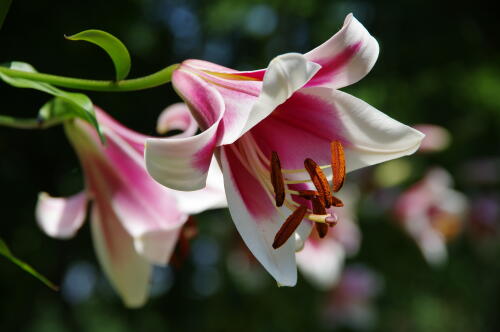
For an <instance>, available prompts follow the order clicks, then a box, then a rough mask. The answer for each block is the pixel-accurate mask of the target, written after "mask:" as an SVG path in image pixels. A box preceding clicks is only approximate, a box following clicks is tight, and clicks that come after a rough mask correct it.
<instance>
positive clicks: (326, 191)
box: [304, 158, 332, 208]
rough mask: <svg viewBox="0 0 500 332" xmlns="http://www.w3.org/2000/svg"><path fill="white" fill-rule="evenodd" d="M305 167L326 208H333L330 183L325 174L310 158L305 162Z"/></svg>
mask: <svg viewBox="0 0 500 332" xmlns="http://www.w3.org/2000/svg"><path fill="white" fill-rule="evenodd" d="M304 166H305V168H306V170H307V172H308V173H309V176H310V177H311V180H312V182H313V183H314V186H315V187H316V189H317V190H318V192H319V195H320V196H321V197H322V198H323V202H324V203H325V207H327V208H329V207H330V206H332V194H331V192H330V184H329V183H328V180H327V179H326V176H325V174H323V171H322V170H321V168H320V167H319V166H318V164H316V162H315V161H314V160H312V159H310V158H307V159H306V160H304Z"/></svg>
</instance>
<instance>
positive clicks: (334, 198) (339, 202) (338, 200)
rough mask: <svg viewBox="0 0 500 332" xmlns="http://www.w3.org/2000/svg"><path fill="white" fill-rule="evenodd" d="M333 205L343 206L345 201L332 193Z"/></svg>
mask: <svg viewBox="0 0 500 332" xmlns="http://www.w3.org/2000/svg"><path fill="white" fill-rule="evenodd" d="M332 205H333V206H335V207H343V206H344V202H342V201H341V200H340V199H338V198H337V197H335V196H333V195H332Z"/></svg>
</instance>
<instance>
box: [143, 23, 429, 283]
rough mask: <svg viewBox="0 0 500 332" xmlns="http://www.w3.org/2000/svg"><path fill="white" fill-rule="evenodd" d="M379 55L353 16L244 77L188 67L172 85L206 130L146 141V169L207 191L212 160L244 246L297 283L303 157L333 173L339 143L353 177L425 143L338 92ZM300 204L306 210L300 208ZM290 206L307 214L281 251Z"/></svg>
mask: <svg viewBox="0 0 500 332" xmlns="http://www.w3.org/2000/svg"><path fill="white" fill-rule="evenodd" d="M378 51H379V47H378V43H377V41H376V40H375V39H374V38H373V37H372V36H371V35H370V34H369V33H368V31H366V29H365V28H364V27H363V26H362V25H361V23H359V22H358V21H357V20H356V19H355V18H354V17H353V16H352V15H348V16H347V18H346V20H345V22H344V26H343V27H342V29H341V30H340V31H339V32H338V33H337V34H335V35H334V36H333V37H332V38H330V39H329V40H328V41H327V42H325V43H324V44H322V45H320V46H319V47H317V48H315V49H314V50H312V51H310V52H309V53H307V54H304V55H303V54H297V53H290V54H284V55H281V56H278V57H276V58H275V59H273V60H272V61H271V62H270V64H269V66H268V67H267V69H263V70H257V71H251V72H241V71H236V70H233V69H229V68H225V67H222V66H219V65H216V64H213V63H209V62H206V61H201V60H187V61H184V62H183V63H182V64H181V65H180V66H179V67H178V69H176V70H175V72H174V73H173V77H172V83H173V86H174V88H175V89H176V91H177V92H178V94H179V95H180V96H181V97H182V99H183V100H184V101H185V102H186V104H187V105H188V107H189V109H190V111H191V112H192V114H193V115H194V117H195V119H196V120H197V122H198V124H199V125H200V128H201V129H202V130H203V131H202V132H201V133H200V134H198V135H195V136H192V137H187V138H177V139H148V140H147V142H146V165H147V169H148V172H149V173H150V174H151V176H152V177H153V178H154V179H155V180H157V181H158V182H159V183H161V184H163V185H165V186H167V187H170V188H173V189H177V190H197V189H200V188H203V187H204V186H205V182H206V177H207V172H208V170H209V168H210V163H211V159H212V156H213V155H214V154H215V155H216V157H217V158H218V160H219V163H220V165H221V167H222V171H223V174H224V185H225V189H226V194H227V197H228V204H229V209H230V213H231V215H232V218H233V220H234V223H235V225H236V227H237V229H238V231H239V233H240V234H241V236H242V237H243V240H244V241H245V243H246V244H247V246H248V247H249V248H250V250H251V251H252V253H253V254H254V255H255V256H256V258H257V259H258V260H259V261H260V262H261V264H262V265H264V267H265V268H266V269H267V270H268V272H269V273H270V274H271V275H272V276H273V277H274V278H275V279H276V280H277V281H278V283H279V284H281V285H287V286H292V285H294V284H295V283H296V279H297V271H296V263H295V249H296V244H295V241H294V239H295V238H298V239H301V241H304V240H305V239H306V238H307V237H308V235H309V233H310V231H311V227H312V224H313V222H312V221H311V220H310V218H309V217H310V215H311V204H310V202H309V201H308V200H306V199H304V198H303V197H301V196H300V194H299V191H301V190H311V189H313V188H314V187H313V185H312V183H311V180H310V179H309V173H308V172H307V171H306V170H305V169H304V164H303V163H304V160H305V159H306V158H311V159H312V160H315V161H316V162H317V163H318V164H319V165H320V166H318V167H319V168H320V169H323V171H324V172H325V173H326V174H327V176H330V175H331V174H332V171H331V168H330V166H329V164H330V159H331V154H330V144H331V142H337V145H339V144H340V145H341V146H343V148H344V149H345V160H346V167H347V171H352V170H355V169H358V168H361V167H365V166H368V165H372V164H376V163H380V162H383V161H386V160H389V159H394V158H398V157H402V156H405V155H409V154H411V153H413V152H414V151H415V150H416V149H417V148H418V146H419V144H420V141H421V140H422V137H423V135H422V134H421V133H420V132H418V131H416V130H414V129H412V128H410V127H408V126H406V125H403V124H401V123H399V122H397V121H396V120H394V119H391V118H390V117H388V116H387V115H385V114H383V113H381V112H380V111H378V110H376V109H375V108H373V107H372V106H370V105H368V104H367V103H365V102H363V101H362V100H360V99H357V98H355V97H353V96H351V95H349V94H347V93H344V92H341V91H339V90H338V89H339V88H342V87H345V86H348V85H350V84H353V83H355V82H357V81H359V80H360V79H361V78H363V77H364V76H365V75H366V74H367V73H368V72H369V71H370V70H371V68H372V67H373V65H374V64H375V61H376V59H377V56H378ZM273 152H274V154H275V155H277V156H279V158H281V166H282V167H283V169H282V174H283V181H284V185H285V186H284V187H283V188H282V189H283V190H284V192H283V193H281V194H284V195H285V196H284V201H282V202H280V203H281V206H277V205H280V204H276V202H275V198H274V197H273V196H274V195H275V193H274V188H273V183H272V182H273V181H271V179H270V178H271V176H270V173H271V166H272V165H271V163H272V159H273V158H272V155H273ZM273 160H275V161H274V163H273V164H274V166H276V165H278V164H279V163H278V162H277V161H276V160H278V159H277V157H276V158H274V159H273ZM308 160H309V159H308ZM308 163H309V165H310V166H311V165H313V164H311V162H310V161H308ZM311 167H312V166H311ZM275 168H276V167H275ZM280 169H281V168H280ZM334 173H335V172H334ZM298 206H305V207H306V209H304V208H300V210H298V211H296V209H297V207H298ZM294 210H295V211H296V213H295V214H294V215H293V218H292V219H299V220H298V221H299V222H300V219H302V218H300V217H301V216H302V215H303V216H304V221H303V222H302V223H300V225H299V226H298V228H297V231H296V232H295V235H293V236H290V238H292V240H288V241H285V242H284V243H280V247H279V248H277V249H275V247H277V245H276V242H275V237H276V236H277V232H278V230H280V229H281V227H282V225H283V222H284V220H285V219H286V218H287V216H289V215H290V213H291V212H292V211H294ZM326 218H327V217H325V218H323V219H322V220H320V221H322V222H325V221H326ZM294 221H296V220H294ZM281 235H283V234H281ZM286 235H287V236H288V235H289V234H286ZM283 239H285V240H286V236H284V237H283V238H282V240H283ZM273 244H275V246H273Z"/></svg>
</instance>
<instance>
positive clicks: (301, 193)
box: [298, 190, 319, 200]
mask: <svg viewBox="0 0 500 332" xmlns="http://www.w3.org/2000/svg"><path fill="white" fill-rule="evenodd" d="M298 192H299V196H300V197H303V198H305V199H307V200H311V199H312V198H313V197H317V196H318V195H319V193H318V192H317V191H316V190H299V191H298Z"/></svg>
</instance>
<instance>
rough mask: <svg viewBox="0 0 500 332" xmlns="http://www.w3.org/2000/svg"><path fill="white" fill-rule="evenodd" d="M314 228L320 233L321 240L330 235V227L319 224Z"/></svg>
mask: <svg viewBox="0 0 500 332" xmlns="http://www.w3.org/2000/svg"><path fill="white" fill-rule="evenodd" d="M314 226H315V227H316V231H317V232H318V235H319V237H320V238H324V237H325V236H326V234H328V228H329V227H328V225H327V224H323V223H319V222H317V223H315V225H314Z"/></svg>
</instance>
